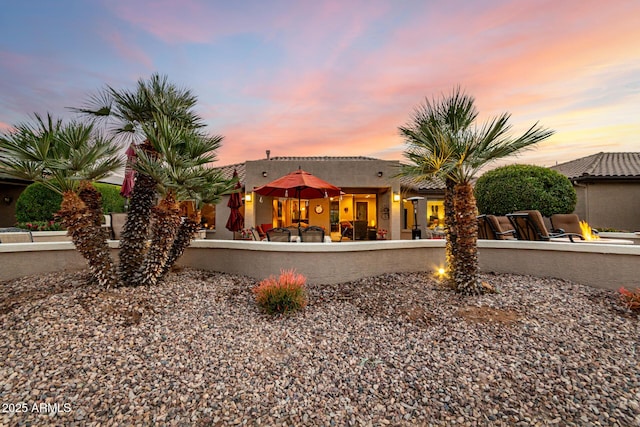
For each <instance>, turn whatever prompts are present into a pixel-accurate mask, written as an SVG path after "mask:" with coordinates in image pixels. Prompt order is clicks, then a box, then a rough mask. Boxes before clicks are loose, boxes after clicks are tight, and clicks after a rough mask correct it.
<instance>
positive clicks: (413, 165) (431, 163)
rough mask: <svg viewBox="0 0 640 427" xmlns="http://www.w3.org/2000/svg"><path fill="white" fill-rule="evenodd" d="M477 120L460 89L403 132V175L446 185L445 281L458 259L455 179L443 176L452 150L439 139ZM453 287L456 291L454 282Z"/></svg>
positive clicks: (421, 111)
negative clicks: (443, 130)
mask: <svg viewBox="0 0 640 427" xmlns="http://www.w3.org/2000/svg"><path fill="white" fill-rule="evenodd" d="M477 116H478V111H477V109H476V107H475V105H474V102H473V98H470V97H468V96H465V95H464V94H463V93H462V92H461V91H460V88H456V89H455V90H454V91H453V93H452V95H451V96H450V97H448V98H444V99H443V100H442V101H436V100H433V101H429V99H425V103H424V105H422V106H419V107H417V108H416V109H415V111H414V112H413V116H412V117H411V121H410V122H409V123H408V124H407V125H406V126H404V127H400V132H401V134H402V135H403V136H404V138H405V140H407V141H415V142H414V143H409V147H410V149H409V150H408V151H407V152H406V153H405V157H407V158H408V159H409V161H410V164H408V165H404V166H403V168H402V172H401V174H402V175H407V176H412V177H414V179H415V180H417V181H426V180H429V179H432V178H434V177H436V176H441V177H442V178H443V179H444V183H445V193H444V230H445V239H446V244H445V254H446V258H445V259H446V266H447V273H446V274H445V277H446V278H449V279H453V271H455V270H456V268H455V263H456V262H457V257H456V256H455V252H456V251H457V227H456V216H455V210H454V193H455V191H454V190H455V181H454V180H453V178H452V177H449V176H446V175H441V174H439V172H440V171H441V170H442V169H443V168H444V164H445V162H446V161H447V160H448V159H449V158H450V157H451V152H450V150H451V147H449V146H448V145H446V144H444V145H443V144H441V142H442V141H438V135H439V133H440V129H441V128H447V129H451V130H452V131H454V132H465V131H467V130H468V129H469V128H470V127H471V125H472V124H473V122H474V121H475V119H476V118H477ZM451 285H452V287H455V282H453V283H452V284H451Z"/></svg>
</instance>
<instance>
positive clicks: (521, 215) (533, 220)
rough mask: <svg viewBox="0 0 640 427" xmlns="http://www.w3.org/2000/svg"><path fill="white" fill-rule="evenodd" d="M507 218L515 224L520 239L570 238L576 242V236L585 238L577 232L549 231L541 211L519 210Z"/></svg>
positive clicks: (547, 239) (546, 239)
mask: <svg viewBox="0 0 640 427" xmlns="http://www.w3.org/2000/svg"><path fill="white" fill-rule="evenodd" d="M507 218H509V221H511V224H513V228H514V229H515V230H516V233H517V235H518V239H519V240H531V241H546V242H548V241H551V240H552V239H558V238H569V240H570V241H571V242H574V239H575V238H579V239H580V240H584V238H583V237H582V234H576V233H549V231H548V230H547V227H546V226H545V225H544V220H543V219H542V215H541V214H540V211H536V210H532V211H519V212H516V213H512V214H507Z"/></svg>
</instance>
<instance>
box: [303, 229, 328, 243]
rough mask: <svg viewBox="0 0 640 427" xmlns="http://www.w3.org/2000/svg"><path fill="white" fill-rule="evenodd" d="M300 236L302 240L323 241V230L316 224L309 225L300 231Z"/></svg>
mask: <svg viewBox="0 0 640 427" xmlns="http://www.w3.org/2000/svg"><path fill="white" fill-rule="evenodd" d="M300 238H301V240H302V241H303V242H320V243H321V242H324V230H323V229H322V227H318V226H317V225H310V226H309V227H307V228H303V229H302V230H301V231H300Z"/></svg>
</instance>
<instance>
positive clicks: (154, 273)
mask: <svg viewBox="0 0 640 427" xmlns="http://www.w3.org/2000/svg"><path fill="white" fill-rule="evenodd" d="M151 224H152V225H151V233H152V236H153V238H152V240H151V246H150V247H149V250H148V251H147V255H146V257H145V260H144V263H143V264H142V266H141V268H140V270H139V271H138V273H137V274H136V276H135V277H134V285H142V284H145V285H155V284H156V283H157V281H158V278H159V277H160V275H161V274H162V269H163V267H164V265H165V263H166V262H167V258H168V256H169V251H170V250H171V246H172V245H173V242H174V240H175V237H176V232H177V231H178V227H179V226H180V206H179V205H178V203H177V202H176V199H175V198H174V197H173V194H171V193H169V194H167V196H165V197H164V198H163V199H162V200H161V201H160V203H159V204H158V206H155V207H154V208H153V209H152V221H151Z"/></svg>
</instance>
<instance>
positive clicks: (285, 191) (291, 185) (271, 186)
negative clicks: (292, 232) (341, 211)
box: [253, 168, 341, 229]
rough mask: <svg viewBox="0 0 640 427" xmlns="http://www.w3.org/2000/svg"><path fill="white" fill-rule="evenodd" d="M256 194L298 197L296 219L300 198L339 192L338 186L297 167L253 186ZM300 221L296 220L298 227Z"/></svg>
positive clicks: (338, 193) (320, 196)
mask: <svg viewBox="0 0 640 427" xmlns="http://www.w3.org/2000/svg"><path fill="white" fill-rule="evenodd" d="M253 191H255V192H256V193H257V194H260V195H262V196H272V197H292V198H296V197H297V198H298V219H300V211H301V206H300V199H321V198H324V197H334V196H339V195H340V194H341V191H340V188H338V187H336V186H335V185H332V184H329V183H328V182H327V181H325V180H323V179H320V178H318V177H317V176H314V175H312V174H310V173H309V172H305V171H303V170H302V169H301V168H298V170H297V171H294V172H291V173H289V174H287V175H285V176H283V177H280V178H278V179H276V180H274V181H271V182H270V183H268V184H265V185H263V186H261V187H258V188H254V189H253ZM299 228H300V221H299V220H298V229H299Z"/></svg>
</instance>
